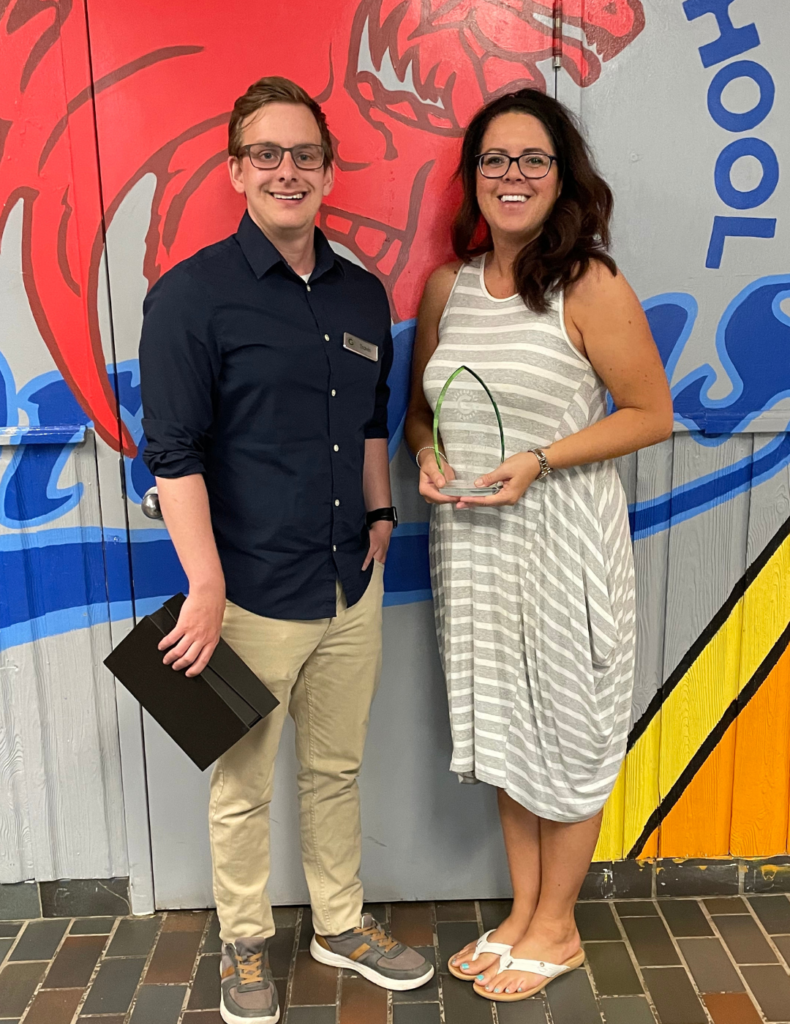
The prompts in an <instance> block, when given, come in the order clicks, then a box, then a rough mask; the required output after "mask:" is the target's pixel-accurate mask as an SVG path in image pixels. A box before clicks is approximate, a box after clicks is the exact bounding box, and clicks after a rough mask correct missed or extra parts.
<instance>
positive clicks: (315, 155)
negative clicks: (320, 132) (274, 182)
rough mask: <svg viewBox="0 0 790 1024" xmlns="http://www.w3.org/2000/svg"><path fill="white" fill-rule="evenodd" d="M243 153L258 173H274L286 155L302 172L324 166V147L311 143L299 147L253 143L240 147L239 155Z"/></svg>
mask: <svg viewBox="0 0 790 1024" xmlns="http://www.w3.org/2000/svg"><path fill="white" fill-rule="evenodd" d="M245 153H246V155H247V156H248V157H249V158H250V163H251V164H252V166H253V167H257V168H258V170H259V171H276V170H277V168H278V167H279V166H280V164H281V163H282V162H283V157H284V156H285V154H286V153H290V154H291V159H292V160H293V162H294V165H295V166H296V167H298V168H299V169H300V170H302V171H317V170H318V168H319V167H323V166H324V147H323V146H319V145H317V144H314V143H311V142H310V143H307V142H306V143H303V144H302V145H301V146H270V145H268V144H267V143H265V142H253V143H252V144H251V145H249V146H242V147H241V155H242V156H244V154H245Z"/></svg>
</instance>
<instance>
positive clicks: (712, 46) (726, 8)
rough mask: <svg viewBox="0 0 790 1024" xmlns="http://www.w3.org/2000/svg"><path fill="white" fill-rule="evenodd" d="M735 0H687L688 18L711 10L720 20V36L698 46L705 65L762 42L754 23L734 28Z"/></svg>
mask: <svg viewBox="0 0 790 1024" xmlns="http://www.w3.org/2000/svg"><path fill="white" fill-rule="evenodd" d="M732 2H733V0H684V3H683V12H684V14H685V15H686V18H687V19H688V21H695V20H696V19H697V18H701V17H702V15H703V14H712V15H713V16H714V17H715V19H716V21H717V22H718V26H719V33H720V35H719V38H718V39H714V40H713V42H712V43H706V44H705V45H704V46H700V48H699V55H700V57H701V58H702V66H703V67H706V68H709V67H712V65H714V64H721V62H722V61H723V60H729V59H730V57H737V55H738V54H739V53H745V52H746V51H747V50H753V49H754V47H755V46H759V45H760V36H759V34H758V32H757V27H756V25H754V23H752V24H751V25H744V26H743V27H742V28H735V26H734V25H733V23H732V19H731V18H730V4H731V3H732Z"/></svg>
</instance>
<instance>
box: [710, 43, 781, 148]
mask: <svg viewBox="0 0 790 1024" xmlns="http://www.w3.org/2000/svg"><path fill="white" fill-rule="evenodd" d="M736 78H751V80H752V81H753V82H756V83H757V88H758V89H759V90H760V99H759V100H758V101H757V105H756V106H754V107H752V109H751V110H744V111H743V112H741V113H736V112H735V111H732V110H727V108H726V107H725V106H724V104H723V103H722V100H721V97H722V93H723V92H724V90H725V89H726V88H727V86H728V85H729V84H730V82H734V81H735V79H736ZM775 95H776V86H775V85H774V80H773V78H771V75H770V74H769V72H768V71H767V70H766V69H765V68H764V67H763V66H762V64H757V63H756V62H755V61H753V60H736V61H733V63H732V64H726V65H725V66H724V67H723V68H721V69H720V70H719V71H717V72H716V75H715V76H714V77H713V79H712V80H711V83H710V85H709V86H708V110H709V112H710V116H711V117H712V118H713V120H714V121H715V122H716V124H717V125H718V126H719V127H720V128H724V129H725V130H726V131H728V132H748V131H750V130H751V129H752V128H756V127H757V125H758V124H760V122H761V121H764V120H765V118H766V117H767V116H768V114H769V113H770V112H771V107H773V105H774V96H775Z"/></svg>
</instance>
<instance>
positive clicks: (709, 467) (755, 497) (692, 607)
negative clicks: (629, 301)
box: [596, 433, 790, 860]
mask: <svg viewBox="0 0 790 1024" xmlns="http://www.w3.org/2000/svg"><path fill="white" fill-rule="evenodd" d="M769 440H770V435H763V434H757V433H755V434H744V435H740V436H736V437H732V438H729V439H727V440H725V441H724V442H723V443H722V444H719V445H715V446H712V445H709V444H704V443H701V439H700V438H698V437H695V436H694V435H691V434H686V433H683V434H675V435H674V437H673V438H672V439H671V440H670V441H667V442H665V443H664V444H662V445H658V446H656V447H655V448H653V449H649V450H648V451H645V452H640V453H638V455H636V456H631V457H630V458H629V459H627V460H623V463H624V464H623V465H622V466H621V477H622V479H623V482H624V485H625V487H626V490H627V492H629V498H630V499H631V500H637V501H645V500H649V499H650V498H654V497H656V496H657V494H659V493H665V492H666V489H667V485H668V483H669V481H670V480H671V481H672V485H673V487H675V488H682V487H683V486H684V484H685V483H686V482H688V481H689V480H698V479H699V478H700V477H703V476H706V475H708V474H710V475H716V474H723V473H724V472H726V470H727V468H728V467H730V466H732V464H733V463H736V462H740V461H741V460H743V459H750V458H753V455H754V453H755V452H759V450H760V449H761V448H762V446H763V445H764V444H765V443H767V442H768V441H769ZM789 512H790V474H789V473H788V470H787V468H784V469H783V470H781V471H780V472H779V473H777V474H776V475H775V476H773V477H772V478H770V479H769V480H766V481H764V482H756V483H755V484H754V486H752V487H751V488H749V489H748V490H745V491H744V492H743V493H742V494H740V495H737V496H736V497H735V498H732V499H731V500H729V501H722V502H721V503H719V504H716V505H713V507H711V508H710V509H708V510H707V511H703V512H701V513H700V514H698V515H696V516H694V517H691V518H689V519H686V520H685V521H679V522H674V523H673V524H672V525H671V526H670V528H669V529H667V530H664V531H661V532H659V533H654V534H653V535H651V536H648V537H642V538H638V539H637V540H636V541H635V544H634V557H635V563H636V571H637V605H638V624H639V625H638V629H639V633H638V645H637V680H636V688H635V708H634V722H635V732H634V734H632V735H636V734H637V733H638V734H639V738H638V740H637V742H636V743H635V744H634V745H633V747H632V749H631V750H630V751H629V754H628V756H627V758H626V762H625V764H624V766H623V770H622V772H621V778H620V780H619V782H618V785H617V787H616V789H615V791H614V793H613V794H612V797H611V798H610V801H609V804H608V805H607V808H606V814H605V824H604V828H603V831H602V835H601V840H600V842H599V845H598V849H597V851H596V858H597V859H601V860H606V859H619V858H621V857H624V856H628V855H629V854H632V855H633V854H635V853H636V854H638V855H639V856H641V857H653V856H662V857H729V856H738V857H766V856H773V855H776V854H781V853H785V852H786V851H787V849H788V801H789V798H790V728H789V727H790V650H788V647H787V639H788V623H790V539H787V538H788V533H789V532H790V531H788V525H789V524H790V517H789ZM651 825H652V827H651Z"/></svg>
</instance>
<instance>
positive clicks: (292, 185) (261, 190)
mask: <svg viewBox="0 0 790 1024" xmlns="http://www.w3.org/2000/svg"><path fill="white" fill-rule="evenodd" d="M241 141H242V146H249V145H252V144H254V143H267V144H269V145H273V146H280V147H282V148H283V149H289V148H291V147H293V146H301V145H305V144H310V145H317V146H320V145H321V132H320V130H319V127H318V124H317V123H316V120H315V118H314V117H313V115H312V113H311V111H310V110H309V109H308V108H307V107H305V106H304V105H303V104H301V103H268V104H267V105H266V106H265V107H262V108H261V109H260V110H259V111H258V112H257V113H256V114H255V115H253V117H251V118H250V120H249V121H248V122H247V123H246V124H245V125H244V129H243V131H242V140H241ZM228 168H229V170H230V177H231V181H232V183H233V187H234V188H235V189H236V191H237V192H239V193H241V192H243V193H244V195H245V196H246V197H247V209H248V210H249V213H250V216H251V217H252V219H253V220H254V221H255V223H256V224H257V225H258V227H259V228H261V229H262V230H263V232H264V233H265V234H266V235H268V236H269V237H270V238H272V239H276V238H278V237H279V238H286V237H293V236H299V235H301V234H303V233H304V232H305V231H306V230H307V229H308V228H309V227H310V226H312V224H313V223H314V221H315V218H316V215H317V213H318V208H319V207H320V205H321V203H322V201H323V199H324V196H327V195H329V193H330V192H331V190H332V184H333V181H334V173H333V169H332V167H331V165H330V166H329V167H319V168H318V169H317V170H313V171H309V170H305V169H304V168H303V167H298V166H297V165H296V164H295V163H294V159H293V154H292V153H284V154H283V159H282V163H281V164H280V166H279V167H277V168H276V169H275V170H271V171H268V170H260V169H259V168H257V167H254V166H253V165H252V162H251V160H250V158H249V156H247V155H246V154H245V155H244V156H241V157H235V156H232V157H229V158H228Z"/></svg>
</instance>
